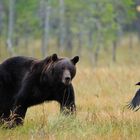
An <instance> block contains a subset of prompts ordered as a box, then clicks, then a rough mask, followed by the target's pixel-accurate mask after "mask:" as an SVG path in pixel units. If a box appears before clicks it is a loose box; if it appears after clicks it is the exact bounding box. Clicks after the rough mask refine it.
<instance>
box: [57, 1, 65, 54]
mask: <svg viewBox="0 0 140 140" xmlns="http://www.w3.org/2000/svg"><path fill="white" fill-rule="evenodd" d="M59 7H60V17H59V19H60V22H59V34H58V36H59V37H58V39H59V46H58V47H59V51H60V52H63V51H64V40H65V28H64V25H65V21H64V13H65V6H64V0H59Z"/></svg>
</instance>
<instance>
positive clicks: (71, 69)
mask: <svg viewBox="0 0 140 140" xmlns="http://www.w3.org/2000/svg"><path fill="white" fill-rule="evenodd" d="M52 61H53V62H55V63H54V64H53V67H52V77H53V79H54V80H55V82H59V83H62V84H64V85H65V86H67V85H70V84H71V81H72V79H73V78H74V76H75V74H76V63H77V62H78V61H79V57H78V56H75V57H74V58H72V59H69V58H58V56H57V55H56V54H53V55H52Z"/></svg>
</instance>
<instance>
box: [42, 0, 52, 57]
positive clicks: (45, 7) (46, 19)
mask: <svg viewBox="0 0 140 140" xmlns="http://www.w3.org/2000/svg"><path fill="white" fill-rule="evenodd" d="M42 4H43V6H42V7H43V12H44V14H43V15H44V17H43V35H42V56H43V57H45V56H46V55H47V51H46V50H47V47H48V37H49V16H50V10H51V9H50V6H49V3H48V2H46V1H44V0H43V2H42Z"/></svg>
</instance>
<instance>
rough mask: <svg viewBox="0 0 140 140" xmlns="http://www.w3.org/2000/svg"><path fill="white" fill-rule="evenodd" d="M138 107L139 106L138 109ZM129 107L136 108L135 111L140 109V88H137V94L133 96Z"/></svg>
mask: <svg viewBox="0 0 140 140" xmlns="http://www.w3.org/2000/svg"><path fill="white" fill-rule="evenodd" d="M136 107H138V108H137V109H136ZM128 108H129V109H132V110H135V109H136V110H135V111H137V110H139V108H140V89H139V90H137V92H136V94H135V96H134V97H133V99H132V100H131V102H130V103H129V104H128Z"/></svg>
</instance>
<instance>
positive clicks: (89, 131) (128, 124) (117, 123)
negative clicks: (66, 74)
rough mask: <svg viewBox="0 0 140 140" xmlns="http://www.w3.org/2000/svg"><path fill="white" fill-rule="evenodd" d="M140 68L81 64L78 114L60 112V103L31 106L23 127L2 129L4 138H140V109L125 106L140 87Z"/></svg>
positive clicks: (78, 82)
mask: <svg viewBox="0 0 140 140" xmlns="http://www.w3.org/2000/svg"><path fill="white" fill-rule="evenodd" d="M139 79H140V72H139V67H138V66H135V67H131V66H130V67H129V66H123V67H122V66H121V67H119V66H117V67H116V66H115V67H114V66H113V67H103V68H96V69H92V68H90V67H88V68H84V67H83V66H79V67H78V72H77V76H76V78H75V79H74V81H73V84H74V87H75V92H76V104H77V115H76V117H67V118H66V117H64V116H62V115H59V105H58V104H57V103H56V102H51V103H44V104H42V105H38V106H34V107H31V108H29V109H28V112H27V116H26V119H25V124H24V126H23V127H19V128H16V129H14V130H4V129H2V128H1V129H0V139H10V140H15V139H20V140H22V139H24V140H25V139H35V140H38V139H45V140H47V139H52V140H55V139H58V140H59V139H73V140H74V139H81V140H85V139H88V140H93V139H97V140H99V139H110V138H111V139H116V140H118V139H120V140H123V139H130V140H132V139H135V140H136V139H140V133H139V130H140V127H139V126H140V111H139V112H133V111H130V110H128V109H126V108H124V106H125V105H126V104H127V102H128V101H129V100H130V99H131V98H132V96H133V95H134V93H135V91H136V89H137V88H138V87H136V86H134V84H135V83H136V82H137V81H139Z"/></svg>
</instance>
